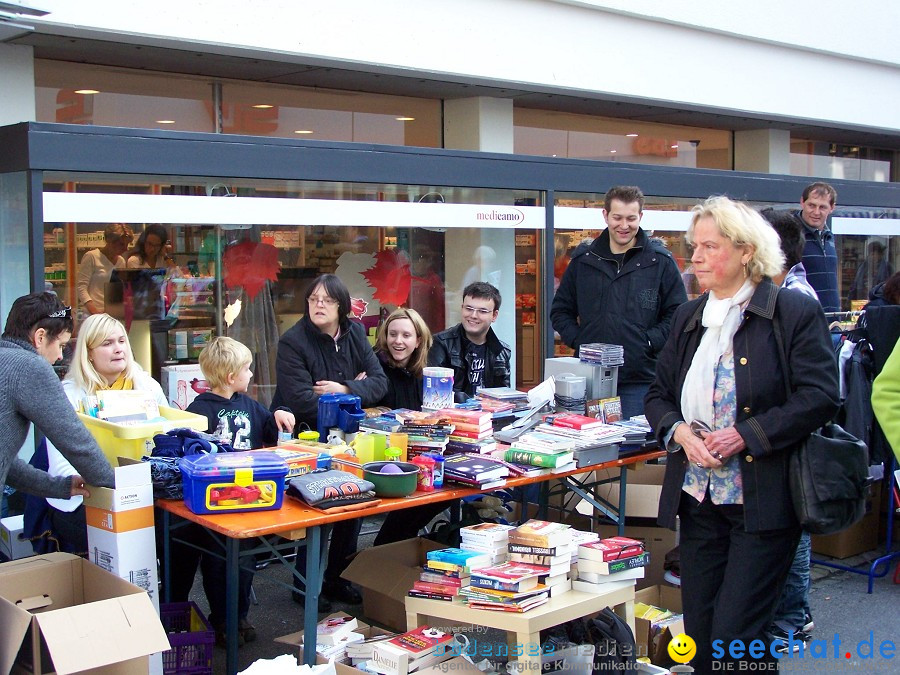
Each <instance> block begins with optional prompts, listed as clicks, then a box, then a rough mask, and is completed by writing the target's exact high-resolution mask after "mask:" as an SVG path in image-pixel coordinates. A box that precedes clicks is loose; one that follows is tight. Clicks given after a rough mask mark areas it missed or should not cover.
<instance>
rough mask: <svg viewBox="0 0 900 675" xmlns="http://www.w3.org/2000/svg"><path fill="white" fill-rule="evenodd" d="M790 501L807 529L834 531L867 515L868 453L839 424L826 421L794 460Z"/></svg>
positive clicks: (831, 532) (801, 447) (791, 470)
mask: <svg viewBox="0 0 900 675" xmlns="http://www.w3.org/2000/svg"><path fill="white" fill-rule="evenodd" d="M789 467H790V475H789V477H788V479H789V482H790V488H791V500H792V501H793V503H794V511H795V512H796V514H797V519H798V520H799V521H800V525H802V526H803V529H804V530H806V531H807V532H810V533H812V534H834V533H835V532H840V531H841V530H845V529H847V528H848V527H850V526H851V525H853V524H854V523H856V522H857V521H859V520H860V519H861V518H862V517H863V516H864V515H866V501H865V496H866V483H867V482H868V474H869V453H868V450H867V448H866V444H865V443H863V442H862V441H861V440H859V439H858V438H856V437H855V436H854V435H853V434H849V433H847V432H846V431H844V430H843V429H842V428H841V427H840V426H838V425H837V424H826V425H825V426H823V427H822V428H821V429H819V430H817V431H814V432H813V433H811V434H810V435H809V437H808V438H807V439H806V440H805V441H803V443H802V444H801V446H800V447H799V448H798V449H797V450H796V451H795V452H794V454H793V455H792V456H791V458H790V463H789Z"/></svg>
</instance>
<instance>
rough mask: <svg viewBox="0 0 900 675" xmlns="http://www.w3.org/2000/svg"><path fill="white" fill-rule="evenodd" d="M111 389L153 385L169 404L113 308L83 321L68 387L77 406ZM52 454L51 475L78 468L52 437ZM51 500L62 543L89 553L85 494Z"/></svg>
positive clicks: (158, 398)
mask: <svg viewBox="0 0 900 675" xmlns="http://www.w3.org/2000/svg"><path fill="white" fill-rule="evenodd" d="M105 389H135V390H139V391H147V392H151V393H152V394H153V397H154V398H155V399H156V402H157V403H158V404H159V405H160V406H163V407H168V405H169V402H168V401H167V400H166V396H165V394H163V390H162V387H160V386H159V383H158V382H157V381H156V380H154V379H153V378H152V377H151V376H150V374H149V373H147V372H145V371H144V370H143V369H142V368H141V367H140V365H138V364H137V363H136V362H135V360H134V356H133V355H132V352H131V344H130V343H129V342H128V335H127V333H126V332H125V326H123V325H122V324H121V322H119V321H117V320H116V319H114V318H113V317H111V316H110V315H109V314H92V315H91V316H89V317H88V318H87V319H85V320H84V322H83V323H82V324H81V328H80V330H79V332H78V340H77V341H76V344H75V352H74V354H73V355H72V364H71V365H70V367H69V372H68V374H67V375H66V379H65V380H63V390H64V391H65V393H66V396H68V397H69V401H70V402H71V403H72V405H73V406H74V408H75V410H77V411H78V412H84V410H85V400H86V399H89V397H93V396H96V395H97V392H98V391H102V390H105ZM47 459H48V461H49V468H48V472H49V473H50V475H51V476H68V475H71V474H74V473H77V472H76V471H75V467H73V466H72V465H71V464H69V462H68V461H67V460H66V458H65V457H63V456H62V454H61V453H60V452H59V450H57V449H56V447H54V446H53V444H52V443H50V442H49V441H48V442H47ZM47 503H48V504H49V505H50V520H51V523H52V525H53V529H54V530H55V533H56V535H57V536H58V538H59V540H60V542H59V543H60V547H59V549H60V550H63V551H71V552H73V553H87V526H86V525H85V518H84V506H83V505H82V498H81V497H72V498H70V499H47Z"/></svg>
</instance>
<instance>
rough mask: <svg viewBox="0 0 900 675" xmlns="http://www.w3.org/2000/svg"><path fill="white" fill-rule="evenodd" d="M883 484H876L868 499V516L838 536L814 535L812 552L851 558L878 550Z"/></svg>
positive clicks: (833, 556)
mask: <svg viewBox="0 0 900 675" xmlns="http://www.w3.org/2000/svg"><path fill="white" fill-rule="evenodd" d="M880 500H881V483H875V484H874V485H873V486H872V488H871V489H870V491H869V494H868V496H867V497H866V515H864V516H863V518H862V520H860V521H859V522H858V523H856V524H855V525H852V526H851V527H848V528H847V529H846V530H844V531H843V532H838V533H837V534H825V535H819V534H814V535H813V536H812V551H813V553H816V554H818V555H827V556H831V557H832V558H849V557H850V556H854V555H859V554H860V553H865V552H866V551H871V550H873V549H876V548H878V526H879V523H878V508H879V503H880Z"/></svg>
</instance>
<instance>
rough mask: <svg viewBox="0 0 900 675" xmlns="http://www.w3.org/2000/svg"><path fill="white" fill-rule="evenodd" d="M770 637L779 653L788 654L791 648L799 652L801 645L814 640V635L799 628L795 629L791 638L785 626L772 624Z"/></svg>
mask: <svg viewBox="0 0 900 675" xmlns="http://www.w3.org/2000/svg"><path fill="white" fill-rule="evenodd" d="M769 638H770V639H771V640H772V644H773V645H775V651H776V652H778V653H779V654H787V653H788V649H789V648H790V650H791V651H794V652H799V651H800V645H801V644H803V645H805V644H807V643H808V642H809V641H810V640H812V635H810V634H809V633H806V632H804V631H802V630H798V631H794V633H793V639H791V636H790V635H788V632H787V631H786V630H785V629H784V628H781V627H780V626H772V627H771V628H770V629H769Z"/></svg>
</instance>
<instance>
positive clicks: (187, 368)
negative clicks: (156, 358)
mask: <svg viewBox="0 0 900 675" xmlns="http://www.w3.org/2000/svg"><path fill="white" fill-rule="evenodd" d="M159 379H160V383H161V384H162V389H163V392H164V393H165V395H166V398H167V399H168V400H169V405H171V406H172V407H173V408H178V409H179V410H187V407H188V406H189V405H190V404H191V402H192V401H193V400H194V399H195V398H197V396H199V395H200V394H202V393H203V392H204V391H208V390H209V387H208V386H207V384H206V379H205V378H204V377H203V371H202V370H200V364H199V363H186V364H183V365H178V366H163V367H162V369H161V370H160V378H159Z"/></svg>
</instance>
